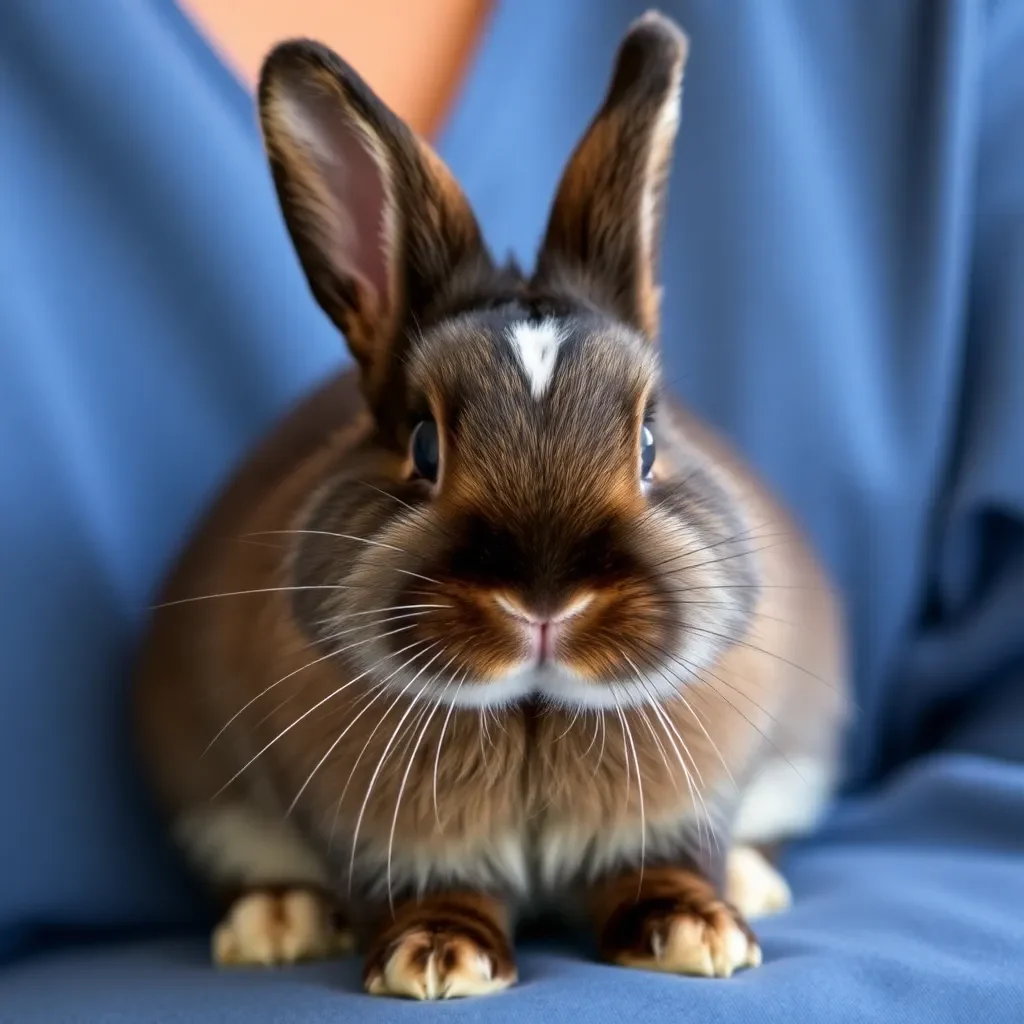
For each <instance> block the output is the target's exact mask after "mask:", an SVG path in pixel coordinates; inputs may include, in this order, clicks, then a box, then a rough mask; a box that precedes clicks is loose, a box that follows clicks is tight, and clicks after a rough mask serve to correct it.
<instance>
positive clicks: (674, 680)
mask: <svg viewBox="0 0 1024 1024" xmlns="http://www.w3.org/2000/svg"><path fill="white" fill-rule="evenodd" d="M647 645H648V646H649V647H652V648H654V649H655V650H656V651H659V652H660V653H661V655H662V657H663V658H666V659H667V660H668V661H669V662H671V661H672V656H671V655H670V654H668V653H667V652H666V651H664V650H662V649H661V648H660V647H658V646H656V645H654V644H652V643H651V642H650V641H648V642H647ZM622 656H623V657H624V658H626V661H628V662H629V664H630V665H631V666H632V665H633V663H632V662H631V661H629V658H628V657H626V655H625V653H623V655H622ZM678 660H679V661H680V662H682V663H683V664H684V665H686V664H687V663H686V662H684V661H683V659H682V658H680V659H678ZM634 669H635V666H634ZM657 671H658V674H659V675H660V676H661V677H662V678H663V679H664V680H665V681H666V682H668V683H670V684H674V685H673V688H674V690H675V699H676V700H678V701H679V702H680V703H681V704H682V705H683V707H685V708H686V710H687V711H689V712H690V715H691V716H692V717H693V720H694V721H695V722H696V723H697V726H698V727H699V728H700V731H701V732H702V733H703V734H704V738H705V739H706V740H707V741H708V743H710V744H711V749H712V750H713V751H714V752H715V754H716V755H717V756H718V760H719V761H720V762H721V764H722V768H723V769H724V771H725V774H726V775H727V776H728V778H729V781H730V782H731V783H732V785H733V788H734V789H738V788H739V787H738V786H737V784H736V779H735V778H734V777H733V774H732V772H731V771H730V770H729V765H728V764H727V763H726V761H725V757H724V756H723V755H722V752H721V750H719V748H718V744H717V743H715V741H714V740H713V739H712V738H711V733H709V732H708V730H707V727H706V726H705V725H704V721H703V719H702V718H701V717H700V715H698V714H697V712H696V710H695V709H694V707H693V705H692V704H690V702H689V701H688V700H687V699H686V694H685V693H684V692H683V690H684V688H685V686H686V683H685V680H683V679H681V678H679V677H677V676H672V675H667V674H666V673H665V670H664V669H663V668H662V667H661V666H660V665H659V666H658V669H657ZM690 671H691V672H692V671H693V670H692V669H690ZM669 724H671V725H672V726H673V729H674V728H675V725H674V723H672V721H671V719H669ZM677 735H678V732H677ZM684 746H685V744H684ZM690 760H691V761H693V767H694V771H696V772H697V774H698V778H699V781H700V783H701V785H703V784H704V779H703V778H700V769H698V768H697V762H696V761H694V760H693V757H692V756H691V758H690Z"/></svg>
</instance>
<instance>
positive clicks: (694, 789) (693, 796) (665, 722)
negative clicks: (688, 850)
mask: <svg viewBox="0 0 1024 1024" xmlns="http://www.w3.org/2000/svg"><path fill="white" fill-rule="evenodd" d="M619 653H621V654H622V656H623V658H625V659H626V662H627V663H628V664H629V666H630V668H631V669H632V670H633V671H634V672H635V673H636V676H637V679H638V680H639V682H640V685H641V687H642V688H643V689H644V691H645V693H647V696H648V699H649V700H650V707H651V710H652V711H653V712H654V714H655V716H656V717H657V719H658V721H659V722H660V723H661V727H662V729H663V730H664V731H665V736H666V738H667V739H668V741H669V743H670V744H671V745H672V749H673V751H674V752H675V755H676V760H678V762H679V767H680V768H681V769H682V770H683V777H684V778H685V780H686V788H687V790H688V791H689V794H690V802H691V803H692V804H693V807H694V811H695V812H698V804H699V805H700V807H701V808H703V810H704V816H705V818H708V817H709V815H708V809H707V804H705V802H704V796H703V793H702V792H701V788H702V787H703V785H704V779H703V777H702V776H701V773H700V768H699V767H698V766H697V761H696V759H695V758H694V756H693V754H692V753H691V752H690V748H689V747H688V746H687V743H686V741H685V740H684V739H683V737H682V736H681V735H680V733H679V730H678V729H677V728H676V726H675V723H674V722H673V721H672V720H671V719H670V718H669V717H668V715H667V714H666V713H665V711H664V709H663V708H662V707H661V706H660V704H659V702H658V700H657V698H656V697H655V696H654V695H653V694H652V693H651V691H650V690H649V689H648V687H647V685H646V684H645V682H644V677H643V674H642V673H641V672H640V670H639V669H638V668H637V667H636V665H634V664H633V662H632V661H630V659H629V657H628V656H627V655H626V653H625V651H620V652H619ZM673 737H674V738H673ZM676 740H678V741H679V744H680V745H681V746H682V748H683V751H684V752H685V753H686V756H687V757H688V758H689V760H690V764H691V765H692V766H693V770H694V772H695V773H696V775H697V781H696V782H695V781H694V780H693V777H692V776H691V774H690V769H689V768H688V767H687V766H686V762H685V761H684V760H683V754H682V753H681V752H680V750H679V746H677V745H676ZM697 841H698V843H700V842H702V841H703V840H702V836H701V834H700V814H699V812H698V813H697ZM709 849H710V844H709Z"/></svg>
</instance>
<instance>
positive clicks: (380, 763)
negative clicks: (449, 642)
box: [339, 648, 444, 892]
mask: <svg viewBox="0 0 1024 1024" xmlns="http://www.w3.org/2000/svg"><path fill="white" fill-rule="evenodd" d="M443 653H444V648H442V649H441V650H440V651H438V652H437V654H435V655H434V656H433V657H432V658H431V659H430V660H429V661H428V662H427V663H426V664H425V665H424V666H423V667H422V668H420V669H419V670H418V671H417V673H416V675H414V676H413V677H412V679H411V680H410V683H409V685H410V686H411V685H412V683H414V682H415V681H416V680H417V679H418V678H419V677H420V676H421V675H422V674H423V673H424V672H425V671H426V670H427V669H428V668H430V666H431V665H432V664H433V663H434V662H435V661H436V660H437V659H438V658H439V657H440V656H441V655H442V654H443ZM434 678H436V674H435V676H434V677H433V678H431V679H428V680H427V681H426V682H425V683H424V684H423V685H422V686H421V687H420V688H419V690H418V691H417V692H416V696H415V697H413V698H412V700H411V701H409V706H408V707H407V708H406V709H405V711H403V712H402V715H401V717H400V718H399V719H398V724H397V725H396V726H395V728H394V729H393V730H392V732H391V736H390V737H389V738H388V741H387V743H386V744H385V745H384V750H383V752H382V753H381V755H380V758H379V759H378V760H377V767H376V768H374V770H373V774H372V775H371V776H370V782H369V784H368V785H367V787H366V795H365V796H364V797H363V803H362V805H361V806H360V808H359V814H358V815H357V816H356V824H355V829H354V831H353V833H352V853H351V856H350V858H349V863H348V884H349V891H350V892H351V888H352V878H353V875H354V874H355V867H356V850H357V849H358V846H359V830H360V828H361V827H362V824H363V816H364V815H365V814H366V808H367V805H368V804H369V802H370V794H371V793H372V792H373V787H374V785H375V784H376V782H377V778H378V777H379V776H380V773H381V770H382V769H383V767H384V762H385V761H386V760H387V757H388V754H389V753H390V752H391V747H392V746H393V745H394V742H395V738H396V737H397V736H398V730H399V729H401V727H402V725H403V724H404V723H405V720H406V719H407V718H408V717H409V715H410V714H412V710H413V708H415V707H416V702H417V701H418V700H419V699H420V697H422V696H423V694H424V693H426V692H427V690H428V688H429V687H430V684H431V683H432V682H433V680H434ZM406 689H408V687H406ZM404 693H405V690H403V691H402V693H400V694H399V695H398V698H396V700H397V699H401V697H402V694H404ZM394 706H395V705H394V704H392V705H391V706H390V707H389V708H388V710H387V711H386V712H385V713H384V715H383V716H381V720H380V722H378V723H377V727H376V728H375V729H374V730H373V733H376V731H377V729H378V728H380V725H381V724H382V723H383V722H384V719H385V718H386V717H387V715H389V714H390V713H391V708H393V707H394ZM373 733H371V734H370V738H371V739H372V738H373ZM367 742H369V741H367ZM363 749H364V750H365V747H364V748H363ZM360 756H362V754H361V753H360ZM357 763H358V762H357ZM353 771H355V766H353ZM345 788H346V789H347V788H348V783H346V784H345ZM344 795H345V793H344V790H343V791H342V795H341V797H339V800H341V799H343V798H344Z"/></svg>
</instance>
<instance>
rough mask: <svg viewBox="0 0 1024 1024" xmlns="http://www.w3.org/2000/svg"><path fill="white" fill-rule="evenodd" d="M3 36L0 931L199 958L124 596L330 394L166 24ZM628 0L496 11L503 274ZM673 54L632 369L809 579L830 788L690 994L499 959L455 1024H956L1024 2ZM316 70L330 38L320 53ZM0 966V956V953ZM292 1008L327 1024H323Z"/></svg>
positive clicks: (257, 181) (1023, 587) (484, 161)
mask: <svg viewBox="0 0 1024 1024" xmlns="http://www.w3.org/2000/svg"><path fill="white" fill-rule="evenodd" d="M80 6H81V7H82V10H81V11H79V9H78V6H75V5H71V4H68V3H66V2H63V3H62V2H60V0H7V2H6V3H5V4H3V5H2V6H0V127H2V128H3V134H2V140H3V141H2V144H0V227H2V230H0V481H2V484H0V811H2V814H3V821H4V823H5V824H4V827H3V828H0V866H2V871H0V936H6V938H7V948H8V951H12V950H14V949H15V947H16V940H18V939H19V938H22V939H26V940H27V938H29V937H31V936H32V935H33V934H37V933H39V932H40V930H41V929H46V928H47V927H55V928H91V929H98V930H101V931H102V930H112V929H117V928H123V927H149V928H157V927H158V926H161V925H168V924H172V923H187V922H196V921H198V920H199V918H200V916H201V912H202V910H201V907H200V905H199V904H198V902H197V901H196V899H195V896H194V893H193V891H192V889H191V887H190V886H189V885H188V884H187V883H186V881H185V880H184V879H183V877H182V875H181V873H180V871H179V870H178V869H177V868H176V866H175V862H174V861H173V860H172V859H171V858H170V857H169V856H168V853H167V851H166V849H165V847H164V845H163V843H162V840H161V839H160V837H159V832H158V830H156V829H155V828H154V826H153V822H152V820H151V819H150V817H149V816H148V813H147V810H146V804H145V802H144V800H142V799H141V797H140V794H139V793H138V786H137V782H136V780H135V776H134V773H133V770H132V767H131V762H130V760H129V758H128V753H127V743H126V737H125V732H124V722H123V718H122V714H121V706H122V696H123V681H124V672H125V668H126V665H127V663H128V659H129V658H130V656H131V652H132V646H133V641H134V639H135V637H136V636H137V634H138V629H139V625H140V623H141V621H142V619H143V616H144V614H145V608H146V604H147V602H148V600H149V596H150V594H151V593H152V591H153V588H154V587H155V585H156V582H157V580H158V578H159V577H160V575H161V574H162V572H163V571H164V570H165V569H166V567H167V566H168V564H169V563H170V561H171V559H172V558H173V556H174V554H175V551H176V549H177V547H178V545H179V544H180V543H181V541H182V539H183V537H184V536H185V533H186V531H187V529H188V526H189V524H190V523H191V522H192V521H193V520H194V518H195V516H196V515H198V514H199V512H200V510H201V508H202V506H203V504H204V502H205V501H206V500H207V499H208V498H209V496H210V494H211V492H212V490H213V488H215V486H216V485H217V483H218V482H219V481H220V480H221V479H222V478H223V476H224V475H225V473H227V472H228V470H229V469H230V467H231V466H232V465H233V464H234V463H235V462H236V460H237V459H238V458H239V456H240V455H241V453H242V452H243V451H244V450H245V448H246V447H247V446H248V445H249V444H250V443H251V442H252V441H253V440H254V438H255V437H256V436H257V435H258V434H259V433H260V432H262V430H263V429H264V428H265V427H266V426H267V424H268V423H270V422H271V421H272V420H273V419H274V418H275V417H276V416H277V415H278V414H279V413H280V412H281V411H282V410H283V409H284V408H285V407H286V406H287V405H289V404H290V403H291V402H292V401H293V400H294V399H295V398H296V397H297V396H298V395H300V394H301V393H303V392H304V391H305V390H306V389H307V388H308V387H310V386H311V385H312V384H313V382H315V381H316V380H318V379H320V378H321V377H322V376H323V375H324V374H325V373H326V372H328V371H329V370H330V369H331V368H332V367H333V366H334V365H336V363H337V362H338V361H339V360H340V359H341V351H340V344H339V342H338V339H337V337H336V336H335V334H334V332H333V331H332V330H331V328H330V327H329V325H328V324H327V323H326V322H325V320H324V318H323V317H322V316H321V315H320V314H319V312H318V311H317V310H316V309H315V307H314V306H313V304H312V302H311V300H310V299H309V297H308V295H307V293H306V290H305V286H304V284H303V282H302V280H301V276H300V274H299V271H298V268H297V267H296V265H295V260H294V256H293V255H292V253H291V250H290V247H289V244H288V242H287V239H286V238H285V236H284V233H283V230H282V228H281V224H280V219H279V217H278V214H277V211H276V206H275V203H274V199H273V196H272V193H271V189H270V185H269V181H268V177H267V174H266V170H265V167H264V164H263V158H262V154H261V151H260V146H259V140H258V137H257V134H256V131H255V126H254V122H253V115H252V109H251V104H250V102H249V100H248V98H247V97H246V96H245V94H244V92H243V91H242V90H241V89H240V88H239V87H238V85H237V84H236V83H235V82H233V81H232V80H231V79H230V77H229V76H227V75H226V73H225V72H224V71H223V69H222V68H221V66H220V65H219V64H218V63H217V61H216V60H215V59H214V57H213V56H212V55H211V54H210V52H209V51H208V49H207V47H206V46H205V44H204V43H203V42H202V41H201V40H200V39H199V38H198V37H197V36H196V34H195V33H194V32H193V30H192V29H191V28H190V27H189V26H188V24H187V23H186V22H185V21H184V19H183V18H182V17H181V16H180V14H179V13H178V12H177V11H176V10H175V8H174V7H173V6H172V5H171V4H169V3H168V2H166V0H135V2H133V3H128V2H125V0H92V2H91V3H90V4H89V5H88V15H87V16H86V14H85V5H80ZM643 6H644V3H643V2H636V3H634V2H632V0H601V2H600V3H595V2H594V0H560V2H559V3H557V4H552V3H548V2H547V0H507V2H505V3H504V4H502V5H500V6H499V10H498V13H497V15H496V16H495V18H494V20H493V22H492V25H491V28H490V31H489V32H488V36H487V39H486V40H485V44H484V47H483V50H482V52H481V54H480V56H479V59H478V60H477V62H476V66H475V69H474V71H473V73H472V75H471V77H470V81H469V83H468V85H467V89H466V93H465V97H464V99H463V101H462V103H461V104H460V106H459V108H458V110H457V111H456V114H455V116H454V118H453V120H452V123H451V124H450V126H449V128H448V130H447V132H446V134H445V137H444V139H443V140H442V146H441V148H442V152H443V153H444V155H445V156H446V158H447V159H448V160H449V162H450V163H451V165H452V167H453V169H454V170H455V172H456V174H457V175H458V176H459V177H460V179H461V180H462V181H463V183H464V185H465V187H466V189H467V192H468V194H469V196H470V198H471V200H472V201H473V202H474V204H475V206H476V208H477V210H478V211H479V213H480V216H481V219H482V221H483V224H484V227H485V230H486V232H487V235H488V237H489V239H490V240H491V242H492V243H493V245H494V247H495V248H496V249H497V250H498V251H505V250H508V249H512V250H514V251H516V252H518V253H519V254H520V255H521V256H523V257H524V258H528V257H529V254H530V252H531V251H532V249H533V246H534V244H535V242H536V240H537V237H538V235H539V233H540V231H541V228H542V225H543V218H544V215H545V212H546V205H547V203H548V201H549V199H550V196H551V192H552V190H553V186H554V182H555V180H556V178H557V174H558V171H559V169H560V167H561V165H562V163H563V161H564V159H565V157H566V156H567V154H568V151H569V148H570V146H571V145H572V144H573V142H574V140H575V138H576V137H577V136H578V134H579V132H580V131H581V130H582V128H583V126H584V123H585V122H586V120H587V119H588V118H589V116H590V115H591V113H592V111H593V108H594V105H595V103H596V100H597V97H598V96H599V94H600V93H601V91H602V89H603V87H604V84H605V81H606V76H607V74H608V70H609V62H610V60H611V56H612V53H613V51H614V48H615V45H616V42H617V39H618V37H619V36H620V34H621V32H622V30H623V28H624V26H625V25H626V24H627V23H628V21H629V20H630V19H631V18H632V17H634V16H635V15H636V14H638V13H639V12H640V11H641V9H642V8H643ZM662 6H663V7H664V8H665V9H666V10H668V11H669V12H671V13H672V14H674V15H675V16H676V17H677V18H678V19H679V20H680V21H681V23H682V24H684V25H685V26H686V28H687V29H688V31H689V32H690V34H691V36H692V38H693V50H692V59H691V63H690V66H689V69H688V76H687V86H686V97H685V100H684V126H683V131H682V135H681V140H680V145H679V149H678V157H677V164H676V171H675V174H674V176H673V180H672V185H671V193H670V212H669V223H668V229H667V231H666V238H665V259H664V264H663V276H664V279H665V284H666V290H665V299H664V322H665V337H664V349H665V361H666V376H667V378H668V380H669V381H670V382H671V384H672V386H673V387H674V388H675V389H676V390H677V391H678V392H679V393H680V394H682V395H683V396H685V397H686V399H687V400H688V401H689V402H690V403H691V404H692V405H693V406H694V407H695V408H696V410H697V411H699V412H701V413H703V414H704V415H705V416H706V417H707V418H708V419H709V420H710V421H711V422H713V423H714V424H716V425H717V426H719V427H720V428H721V429H722V430H723V431H725V433H726V434H727V435H729V436H730V437H731V438H732V439H733V440H734V441H735V443H736V444H737V445H738V446H739V447H740V448H741V449H742V450H743V451H744V452H745V454H746V455H747V456H748V457H749V458H750V459H751V460H752V461H753V462H754V463H755V464H756V465H757V466H758V467H759V468H760V469H761V471H762V472H763V473H764V474H765V475H766V476H767V477H768V478H769V479H770V480H771V482H772V483H773V484H774V485H775V486H776V487H777V488H778V490H779V491H780V492H781V493H782V494H783V495H784V497H785V498H787V499H788V501H789V503H790V504H791V505H792V507H793V508H794V510H795V512H796V513H797V515H798V516H799V518H800V519H801V521H802V522H803V523H804V524H805V526H806V528H807V529H808V531H809V533H810V535H811V536H812V538H813V539H814V541H815V543H816V544H817V546H818V548H819V550H820V551H821V552H822V555H823V557H824V558H825V559H826V561H827V562H828V563H829V565H830V567H831V568H832V570H833V572H834V574H835V575H836V578H837V579H838V580H839V582H840V583H841V585H842V588H843V591H844V593H845V595H846V598H847V600H848V603H849V610H850V624H851V630H852V635H853V638H854V661H855V669H856V683H857V699H858V703H859V707H860V718H859V720H858V724H857V726H856V728H855V730H854V731H853V734H852V736H851V738H850V743H849V767H850V777H849V795H848V796H847V797H846V798H845V799H844V800H843V801H842V802H841V804H840V805H839V806H838V807H837V809H836V812H835V815H834V816H833V818H832V819H831V821H830V822H829V823H828V824H827V826H826V827H825V828H824V829H823V830H822V832H821V834H819V835H818V836H816V837H814V839H813V840H812V841H810V842H808V843H806V844H804V845H803V846H802V847H801V848H800V849H798V850H795V851H793V852H792V854H791V856H790V858H789V863H788V873H789V876H790V877H791V879H792V881H793V884H794V887H795V889H796V893H797V906H796V908H795V909H794V911H793V912H792V913H791V914H789V915H787V916H784V917H782V918H779V919H777V920H775V921H772V922H770V923H767V924H766V925H765V926H764V927H763V929H762V930H763V933H764V936H765V940H766V952H767V956H768V963H767V965H766V966H765V967H764V968H763V969H762V970H760V971H758V972H754V973H751V974H750V975H747V976H743V977H739V978H736V979H733V980H732V981H730V982H727V983H706V982H691V981H685V980H681V979H673V978H659V977H651V976H648V975H642V974H631V973H629V972H623V971H618V970H612V969H608V968H602V967H599V966H596V965H593V964H589V963H586V962H585V961H583V960H582V959H580V957H579V955H578V954H577V953H570V954H568V955H567V954H565V953H564V952H563V953H558V952H547V953H542V952H539V951H537V952H534V953H532V954H530V953H527V954H526V955H525V957H524V960H523V974H524V981H525V983H524V985H523V986H522V987H521V988H519V989H516V990H515V991H513V992H511V993H508V994H506V995H503V996H501V997H497V998H495V999H492V1000H482V1001H478V1002H471V1003H466V1004H462V1005H459V1006H449V1007H446V1008H445V1009H444V1010H443V1011H442V1012H444V1013H446V1014H455V1015H462V1016H463V1017H464V1018H465V1019H476V1020H495V1021H497V1020H500V1019H503V1017H504V1018H507V1019H513V1018H514V1019H522V1017H523V1016H524V1015H525V1016H526V1017H527V1018H530V1016H531V1015H533V1014H537V1016H538V1019H545V1018H546V1017H551V1018H553V1019H556V1020H557V1019H560V1018H562V1017H568V1016H569V1015H570V1014H575V1015H578V1014H579V1012H580V1008H582V1009H583V1012H584V1013H585V1014H586V1016H587V1017H588V1018H592V1019H597V1020H614V1019H637V1018H643V1019H650V1018H651V1016H652V1015H655V1014H661V1015H664V1016H668V1015H678V1014H679V1013H681V1012H686V1013H688V1014H692V1015H693V1017H694V1019H704V1020H709V1021H713V1020H730V1021H733V1020H751V1021H768V1022H770V1021H779V1022H782V1021H793V1020H796V1021H797V1022H798V1024H799V1022H801V1021H804V1020H806V1021H808V1022H810V1021H814V1022H817V1021H845V1020H851V1021H853V1020H858V1021H860V1020H875V1019H877V1020H899V1021H901V1022H902V1021H907V1022H910V1024H916V1022H917V1021H921V1022H925V1021H928V1022H930V1024H946V1022H953V1021H962V1020H968V1019H970V1020H974V1019H976V1018H978V1017H979V1016H981V1015H982V1014H983V1019H985V1020H986V1021H990V1022H992V1024H1003V1022H1006V1024H1010V1022H1016V1021H1019V1020H1020V1019H1021V1015H1022V1012H1024V1011H1022V1007H1024V971H1022V970H1021V966H1020V965H1021V956H1020V950H1021V949H1022V948H1024V932H1022V928H1024V925H1022V922H1024V630H1022V628H1021V624H1022V622H1024V3H1021V2H1020V0H1001V2H1000V0H989V2H983V0H827V2H817V3H808V2H804V0H777V2H773V3H770V4H769V3H764V2H760V0H745V2H740V0H737V2H736V3H730V4H725V3H722V0H673V2H665V3H663V5H662ZM333 42H335V44H336V45H337V46H338V47H339V48H343V41H333ZM0 952H2V949H0ZM204 957H205V951H204V950H203V949H202V948H200V947H185V946H171V945H158V944H139V945H135V946H131V947H119V948H105V947H97V948H91V949H80V950H66V951H63V952H52V953H49V954H46V955H36V956H34V957H32V958H29V959H24V960H22V961H20V962H18V963H16V964H14V965H13V966H11V967H10V968H8V970H7V972H6V973H5V975H4V976H3V977H0V1021H4V1022H6V1021H7V1020H12V1021H19V1022H22V1021H34V1020H39V1021H47V1022H50V1021H60V1020H68V1021H75V1020H82V1021H84V1020H96V1019H110V1020H125V1021H136V1020H139V1021H143V1020H159V1021H174V1020H176V1019H178V1020H188V1021H200V1022H202V1021H203V1020H204V1019H209V1020H210V1021H230V1020H243V1019H244V1020H245V1021H247V1022H255V1024H258V1022H259V1021H260V1020H261V1019H267V1020H296V1021H306V1020H308V1021H317V1020H320V1019H324V1020H327V1019H331V1020H334V1019H337V1017H338V1015H339V1014H340V1015H341V1016H342V1017H344V1015H345V1014H346V1013H349V1014H351V1015H353V1016H354V1017H357V1018H358V1019H364V1020H367V1021H372V1020H374V1019H380V1020H393V1019H397V1018H398V1017H399V1016H400V1015H402V1014H405V1013H412V1012H417V1013H423V1012H428V1013H432V1012H434V1011H431V1010H428V1009H427V1010H425V1009H424V1008H422V1007H419V1008H415V1009H413V1008H411V1007H407V1006H404V1005H399V1004H394V1003H377V1002H372V1001H368V1000H366V999H364V998H362V997H359V996H355V995H354V994H353V993H354V989H355V978H356V974H355V967H354V965H350V966H348V967H344V968H341V969H339V968H336V967H330V966H326V967H321V968H313V969H309V970H306V969H303V970H299V971H295V972H284V973H280V974H272V975H266V976H251V977H250V976H248V975H235V974H231V975H217V974H215V973H214V972H212V971H211V970H210V969H209V968H208V967H207V966H206V964H205V959H204ZM328 1015H330V1017H329V1018H328Z"/></svg>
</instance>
